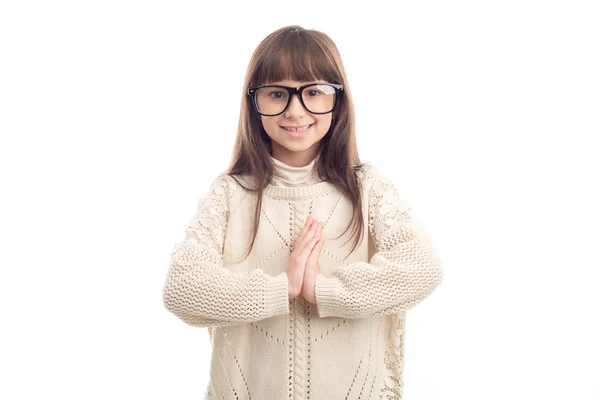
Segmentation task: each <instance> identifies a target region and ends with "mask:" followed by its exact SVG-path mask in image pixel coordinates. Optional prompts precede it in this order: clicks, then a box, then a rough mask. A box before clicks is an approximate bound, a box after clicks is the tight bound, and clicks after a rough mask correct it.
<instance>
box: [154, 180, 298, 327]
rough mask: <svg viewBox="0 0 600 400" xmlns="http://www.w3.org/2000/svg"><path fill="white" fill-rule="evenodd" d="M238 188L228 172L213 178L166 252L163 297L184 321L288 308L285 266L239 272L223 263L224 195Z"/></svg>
mask: <svg viewBox="0 0 600 400" xmlns="http://www.w3.org/2000/svg"><path fill="white" fill-rule="evenodd" d="M238 188H239V186H238V185H237V184H236V183H235V181H233V179H232V178H231V177H227V176H221V177H219V178H217V179H216V180H215V181H214V182H213V184H212V185H211V188H210V191H209V192H208V194H206V195H204V196H202V197H201V199H200V201H199V203H198V209H197V212H196V214H195V215H194V217H193V218H192V221H191V222H190V224H189V226H188V228H187V229H186V235H185V239H184V240H183V241H182V242H181V243H179V244H177V245H176V246H175V248H174V249H173V251H172V252H171V263H170V266H169V270H168V273H167V277H166V281H165V283H164V285H163V302H164V305H165V307H166V308H167V310H169V311H170V312H171V313H173V314H175V315H176V316H178V317H179V318H180V319H181V320H183V321H184V322H186V323H187V324H189V325H192V326H197V327H208V326H224V325H234V324H240V323H248V322H252V321H258V320H261V319H264V318H269V317H272V316H275V315H279V314H287V313H289V303H288V301H289V298H288V278H287V275H286V273H285V272H282V273H280V274H278V275H276V276H271V275H269V274H267V273H266V272H264V271H263V270H262V269H259V268H256V269H254V270H253V271H252V272H250V273H248V274H240V273H234V272H232V271H230V270H229V269H227V268H224V267H223V244H224V242H225V233H226V232H227V223H228V220H229V210H230V208H229V206H230V201H229V199H230V198H231V196H233V194H234V192H235V190H237V189H238Z"/></svg>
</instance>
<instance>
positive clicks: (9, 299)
mask: <svg viewBox="0 0 600 400" xmlns="http://www.w3.org/2000/svg"><path fill="white" fill-rule="evenodd" d="M599 20H600V13H599V11H598V6H597V2H594V1H576V0H571V1H566V0H564V1H532V0H519V1H515V0H505V1H501V2H500V1H496V2H490V1H486V2H483V1H464V0H459V1H453V2H447V1H419V2H381V1H369V2H367V3H364V2H363V3H360V4H359V3H356V4H352V3H349V2H347V1H329V2H321V1H303V2H283V3H282V2H279V1H255V2H244V3H240V4H231V3H228V4H227V3H226V4H221V5H214V4H213V5H207V4H205V3H204V2H199V1H194V2H192V1H170V2H167V1H133V0H120V1H107V0H105V1H102V2H100V1H95V2H92V1H59V0H57V1H53V2H43V1H16V0H15V1H4V2H2V3H0V133H1V142H0V174H1V189H2V195H1V196H0V217H1V223H0V235H1V236H0V240H1V242H0V243H1V246H2V251H1V252H0V257H1V259H0V267H1V276H0V307H1V310H0V311H1V313H2V314H1V315H2V320H1V321H2V322H1V324H2V329H1V330H0V335H1V340H0V346H1V347H0V368H1V371H0V373H1V375H0V376H1V378H0V380H1V381H2V383H1V384H0V398H2V399H41V398H50V399H108V398H111V399H142V398H162V399H199V398H201V395H202V394H203V392H204V390H205V388H206V384H207V380H208V368H209V363H210V347H209V339H208V333H207V331H206V329H200V328H192V327H190V326H188V325H186V324H184V323H183V322H182V321H180V320H179V319H177V318H176V317H175V316H173V315H172V314H170V313H168V312H167V311H166V309H164V308H163V303H162V292H161V290H162V284H163V281H164V278H165V276H166V272H167V268H168V263H169V256H170V251H171V249H172V247H173V245H174V244H175V243H177V242H178V241H180V240H181V239H182V238H183V235H184V230H185V227H186V226H187V223H188V222H189V220H190V219H191V217H192V216H193V213H194V212H195V209H196V205H197V201H198V198H199V196H200V195H202V194H203V193H205V191H206V190H207V189H208V185H209V184H210V182H211V180H212V179H213V178H214V177H215V176H216V174H218V173H219V172H221V171H222V170H224V169H225V168H226V167H227V164H228V162H229V157H230V155H231V150H232V145H233V142H234V138H235V132H236V128H237V123H238V118H239V105H240V101H241V93H242V84H243V79H244V74H245V71H246V67H247V65H248V61H249V59H250V55H251V54H252V52H253V51H254V49H255V47H256V46H257V45H258V43H259V42H260V41H261V40H262V39H263V38H264V37H265V36H266V35H268V34H269V33H271V32H272V31H274V30H275V29H278V28H280V27H282V26H285V25H289V24H300V25H302V26H303V27H305V28H308V29H318V30H321V31H323V32H325V33H327V34H328V35H329V36H330V37H331V38H332V39H333V40H334V41H335V43H336V44H337V46H338V48H339V49H340V52H341V54H342V58H343V61H344V65H345V68H346V71H347V73H348V78H349V82H350V86H351V90H352V93H353V96H354V99H355V106H356V112H357V127H358V130H357V136H358V145H359V150H360V155H361V158H362V160H363V161H371V162H374V163H376V164H377V166H378V167H379V168H380V169H381V170H382V172H385V173H386V174H387V175H388V176H390V177H391V178H392V179H393V180H394V181H395V183H396V184H397V186H398V188H399V190H400V191H401V192H402V193H403V194H404V196H405V197H406V199H407V200H408V201H410V203H411V204H412V206H413V209H414V211H415V212H416V213H417V215H418V216H419V217H420V218H421V219H422V220H423V222H424V224H425V226H426V228H427V230H428V231H429V233H430V236H431V237H432V238H433V239H434V242H435V243H436V245H437V248H438V250H439V253H440V255H441V259H442V261H443V262H444V268H445V272H444V281H443V283H442V285H440V286H439V287H438V288H437V289H436V290H435V292H434V293H433V294H432V295H431V296H430V297H429V298H428V299H426V300H425V301H424V302H423V303H421V304H419V305H418V306H417V307H415V308H414V309H411V310H410V311H409V312H408V317H407V331H406V348H405V351H406V352H405V375H404V383H405V391H404V393H405V399H408V400H417V399H419V400H421V399H423V400H425V399H427V400H433V399H461V400H471V399H472V400H481V399H486V400H495V399H498V400H500V399H527V400H529V399H542V398H543V399H565V398H573V399H578V400H592V399H594V400H598V399H600V379H599V378H598V377H599V376H600V364H598V360H599V359H600V345H599V342H598V338H599V337H600V328H599V326H598V316H599V314H600V313H599V312H598V306H599V305H600V290H598V277H599V275H600V274H599V273H598V271H599V270H600V256H599V255H598V249H599V248H600V246H599V244H598V243H599V240H600V234H599V228H598V227H599V226H600V211H599V206H598V205H599V204H600V195H599V194H598V186H599V185H598V181H599V177H598V175H599V174H598V172H599V171H600V162H599V160H598V159H599V157H598V152H599V147H598V142H597V141H596V140H595V139H597V138H598V136H599V135H600V118H599V117H600V115H599V110H600V97H599V95H598V94H599V93H600V78H599V76H600V74H599V73H598V71H600V54H599V49H600V25H599V24H598V21H599Z"/></svg>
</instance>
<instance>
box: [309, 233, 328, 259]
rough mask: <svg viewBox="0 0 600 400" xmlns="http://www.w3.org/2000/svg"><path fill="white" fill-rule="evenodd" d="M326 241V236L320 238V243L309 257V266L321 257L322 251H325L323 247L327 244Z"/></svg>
mask: <svg viewBox="0 0 600 400" xmlns="http://www.w3.org/2000/svg"><path fill="white" fill-rule="evenodd" d="M325 239H326V238H325V235H322V236H321V237H320V238H319V241H318V242H317V244H316V245H315V247H314V248H313V249H312V251H311V253H310V255H309V256H308V259H307V264H308V263H312V262H314V261H315V260H317V259H318V258H319V255H320V254H321V250H323V245H324V244H325Z"/></svg>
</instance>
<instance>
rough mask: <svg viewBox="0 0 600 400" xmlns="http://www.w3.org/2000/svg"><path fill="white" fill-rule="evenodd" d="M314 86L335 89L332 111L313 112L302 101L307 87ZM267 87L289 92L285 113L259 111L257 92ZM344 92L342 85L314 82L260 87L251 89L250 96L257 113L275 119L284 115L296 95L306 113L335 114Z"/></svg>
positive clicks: (249, 90)
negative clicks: (300, 84) (339, 96)
mask: <svg viewBox="0 0 600 400" xmlns="http://www.w3.org/2000/svg"><path fill="white" fill-rule="evenodd" d="M314 85H327V86H331V87H333V88H334V89H335V98H334V99H333V106H332V107H331V110H330V111H326V112H321V113H316V112H312V111H310V110H309V109H308V108H307V107H306V104H304V99H302V92H303V91H304V89H306V88H307V87H309V86H314ZM265 87H276V88H281V89H285V90H287V92H288V94H289V96H288V100H287V104H286V105H285V107H284V108H283V111H281V112H280V113H277V114H265V113H262V112H260V110H259V109H258V104H257V100H256V91H257V90H258V89H261V88H265ZM343 90H344V85H340V84H338V83H328V82H326V83H325V82H313V83H309V84H307V85H302V86H297V87H290V86H282V85H260V86H253V87H249V88H248V96H250V97H251V98H252V104H254V109H255V110H256V112H257V113H259V114H260V115H264V116H265V117H274V116H276V115H281V114H283V113H284V112H285V111H286V110H287V109H288V107H289V105H290V101H291V100H292V96H293V95H295V94H297V95H298V98H299V99H300V103H302V107H304V109H305V110H306V111H308V112H309V113H311V114H317V115H320V114H329V113H330V112H333V110H334V109H335V106H336V104H337V100H338V94H339V93H341V92H343Z"/></svg>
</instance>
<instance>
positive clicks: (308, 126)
mask: <svg viewBox="0 0 600 400" xmlns="http://www.w3.org/2000/svg"><path fill="white" fill-rule="evenodd" d="M311 125H312V124H309V125H304V126H299V127H289V126H282V128H283V129H285V130H286V131H288V132H304V131H305V130H307V129H308V128H310V127H311Z"/></svg>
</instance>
